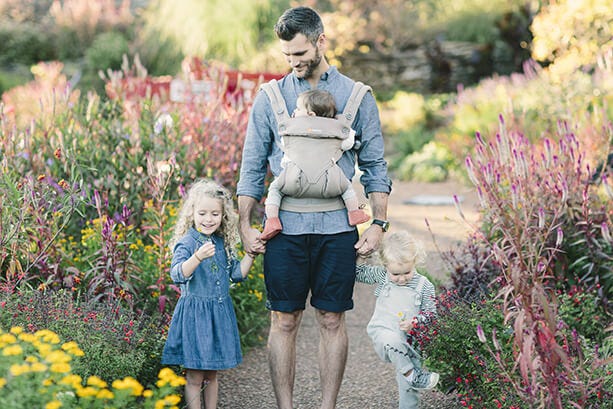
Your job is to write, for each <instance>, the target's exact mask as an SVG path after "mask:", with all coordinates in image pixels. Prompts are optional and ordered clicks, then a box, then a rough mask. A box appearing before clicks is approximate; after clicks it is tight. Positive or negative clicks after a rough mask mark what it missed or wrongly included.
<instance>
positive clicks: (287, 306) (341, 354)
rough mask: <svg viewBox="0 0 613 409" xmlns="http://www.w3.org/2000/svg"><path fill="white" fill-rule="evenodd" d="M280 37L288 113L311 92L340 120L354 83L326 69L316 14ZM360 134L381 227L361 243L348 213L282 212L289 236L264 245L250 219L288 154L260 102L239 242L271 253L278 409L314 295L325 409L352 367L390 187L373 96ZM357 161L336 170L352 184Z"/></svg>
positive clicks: (249, 145) (287, 405) (297, 20)
mask: <svg viewBox="0 0 613 409" xmlns="http://www.w3.org/2000/svg"><path fill="white" fill-rule="evenodd" d="M275 32H276V34H277V37H278V38H279V40H280V44H281V52H282V53H283V55H284V56H285V58H286V60H287V62H288V63H289V65H290V67H291V68H292V72H291V73H290V74H288V75H287V76H285V77H284V78H283V79H282V80H280V81H279V86H280V88H281V94H282V95H283V98H284V99H285V103H286V105H287V110H288V112H293V111H294V109H295V108H296V100H297V97H298V94H300V93H301V92H303V91H306V90H309V89H312V88H320V89H325V90H327V91H329V92H330V93H332V95H334V98H335V100H336V104H337V108H338V110H339V112H342V111H343V110H344V107H345V104H346V102H347V99H348V98H349V95H350V93H351V90H352V88H353V84H354V81H353V80H351V79H350V78H348V77H346V76H344V75H342V74H341V73H339V72H338V70H337V69H336V67H334V66H330V65H329V64H328V62H327V61H326V58H325V56H324V53H325V51H326V47H327V40H326V36H325V34H324V32H323V23H322V21H321V18H320V16H319V15H318V14H317V12H315V11H314V10H313V9H311V8H308V7H296V8H292V9H289V10H287V11H285V13H283V15H282V16H281V17H280V18H279V20H278V21H277V24H276V25H275ZM353 129H354V130H355V131H356V139H359V140H360V142H361V145H360V147H359V149H358V151H357V161H358V166H359V168H360V170H361V171H362V176H361V177H360V182H361V183H362V185H363V186H364V191H365V193H366V195H367V197H368V198H369V201H370V205H371V210H372V213H373V224H372V225H371V226H369V227H368V229H366V231H364V233H363V234H362V236H361V237H360V238H359V239H358V234H357V231H356V229H355V227H353V226H350V225H349V224H348V220H347V210H346V209H344V208H342V209H339V208H337V209H334V210H326V211H308V212H304V211H301V212H297V211H287V210H283V206H282V207H281V212H280V214H279V216H280V219H281V221H282V223H283V232H282V233H281V234H279V235H277V236H275V237H274V238H272V239H270V240H269V241H268V242H265V241H263V240H261V239H260V232H259V231H258V230H257V229H255V228H253V227H251V213H252V210H253V209H254V207H255V205H256V203H258V202H259V201H260V199H261V198H262V196H263V194H264V188H265V187H264V180H265V177H266V171H267V165H269V166H270V169H271V171H272V173H273V174H274V175H278V174H279V172H280V171H281V158H282V155H283V153H282V151H281V150H280V148H279V134H278V130H277V122H276V119H275V113H274V112H273V111H272V108H271V102H270V100H269V98H268V96H267V95H266V93H264V92H260V93H258V95H257V96H256V99H255V101H254V105H253V109H252V111H251V114H250V118H249V124H248V127H247V135H246V138H245V145H244V147H243V159H242V165H241V171H240V180H239V183H238V186H237V195H238V208H239V216H240V234H241V238H242V240H243V244H244V247H245V250H246V251H247V252H248V253H252V254H256V253H264V252H265V256H264V273H265V281H266V290H267V297H268V299H267V307H268V308H269V309H270V310H271V327H270V334H269V338H268V348H269V364H270V371H271V378H272V383H273V388H274V391H275V396H276V399H277V405H278V407H279V408H280V409H291V408H292V407H293V406H292V403H293V402H292V399H293V388H294V375H295V367H296V335H297V333H298V328H299V325H300V321H301V318H302V313H303V311H304V308H305V304H306V299H307V297H308V294H309V291H310V292H311V305H312V306H313V307H314V308H315V310H316V317H317V322H318V325H319V330H320V331H319V332H320V339H319V371H320V381H321V388H322V395H323V396H322V404H321V408H322V409H332V408H334V407H335V405H336V399H337V396H338V392H339V389H340V386H341V382H342V379H343V373H344V371H345V364H346V361H347V348H348V339H347V331H346V327H345V315H344V312H345V311H347V310H350V309H351V308H353V299H352V296H353V285H354V280H355V256H356V251H357V253H359V254H360V255H369V254H370V253H371V252H372V251H373V250H375V249H376V248H377V247H378V246H379V243H380V241H381V239H382V237H383V233H384V231H385V230H387V226H388V223H387V221H386V217H387V199H388V195H389V193H390V191H391V181H390V180H389V178H388V177H387V163H386V162H385V160H384V158H383V137H382V135H381V126H380V122H379V113H378V110H377V106H376V103H375V99H374V97H373V96H372V95H371V94H370V93H368V94H366V96H365V97H364V99H363V100H362V103H361V105H360V108H359V110H358V114H357V115H356V120H355V121H354V123H353ZM355 161H356V151H354V150H350V151H347V152H345V153H344V154H343V156H342V157H341V159H340V160H339V162H338V164H339V166H340V167H341V168H342V169H343V171H344V172H345V174H346V175H347V177H348V178H349V179H351V178H352V177H353V176H354V173H355Z"/></svg>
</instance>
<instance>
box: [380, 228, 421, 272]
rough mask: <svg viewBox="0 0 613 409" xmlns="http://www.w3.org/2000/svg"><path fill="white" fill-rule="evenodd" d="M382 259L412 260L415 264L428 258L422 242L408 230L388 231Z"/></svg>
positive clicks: (382, 246) (385, 260) (385, 262)
mask: <svg viewBox="0 0 613 409" xmlns="http://www.w3.org/2000/svg"><path fill="white" fill-rule="evenodd" d="M380 254H381V260H382V261H383V264H386V265H387V264H388V263H389V262H401V263H405V262H412V263H413V264H414V265H415V266H418V265H421V264H423V263H424V262H425V260H426V252H425V251H424V248H423V245H422V243H421V242H420V241H419V240H417V239H416V238H415V237H413V235H411V233H409V232H408V231H406V230H400V231H395V232H392V233H387V234H386V235H385V237H384V238H383V242H382V244H381V250H380Z"/></svg>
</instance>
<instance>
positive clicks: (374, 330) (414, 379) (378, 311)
mask: <svg viewBox="0 0 613 409" xmlns="http://www.w3.org/2000/svg"><path fill="white" fill-rule="evenodd" d="M380 255H381V259H382V261H383V266H373V265H367V264H364V260H363V259H362V258H361V257H358V265H357V276H356V280H357V281H358V282H361V283H366V284H377V287H376V288H375V296H376V297H377V302H376V305H375V311H374V312H373V315H372V317H371V319H370V321H369V323H368V326H367V332H368V335H369V336H370V338H371V340H372V342H373V346H374V348H375V351H376V352H377V355H379V357H380V358H381V359H382V360H383V361H386V362H391V363H392V364H394V366H395V368H396V380H397V382H398V391H399V408H400V409H417V407H418V402H419V396H418V394H417V391H419V390H423V389H431V388H433V387H434V386H436V384H437V382H438V379H439V375H438V374H437V373H434V372H428V371H425V370H424V369H422V365H421V358H420V356H419V353H418V352H417V351H416V350H415V349H414V348H413V346H412V345H411V343H410V342H409V339H408V335H407V333H408V332H409V331H410V330H411V329H412V328H413V327H414V325H415V324H416V323H418V322H419V323H421V324H424V323H428V322H429V321H430V320H431V319H432V317H433V316H434V314H436V306H435V301H434V285H433V284H432V283H431V282H430V280H428V279H427V278H426V277H425V276H423V275H421V274H419V273H418V272H417V271H416V270H415V267H416V265H418V264H419V263H421V262H423V260H424V252H423V250H422V248H421V245H420V243H418V242H417V241H416V240H415V239H414V238H413V237H412V236H411V235H410V234H409V233H408V232H407V231H398V232H394V233H389V234H388V235H387V236H385V237H384V239H383V242H382V245H381V250H380Z"/></svg>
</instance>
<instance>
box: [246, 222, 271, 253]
mask: <svg viewBox="0 0 613 409" xmlns="http://www.w3.org/2000/svg"><path fill="white" fill-rule="evenodd" d="M260 234H261V233H260V231H259V230H258V229H256V228H254V227H250V228H248V229H241V230H240V236H241V240H242V242H243V248H244V249H245V253H247V254H250V255H251V256H254V257H255V256H256V255H258V254H264V253H265V252H266V243H265V242H264V241H262V240H261V239H260Z"/></svg>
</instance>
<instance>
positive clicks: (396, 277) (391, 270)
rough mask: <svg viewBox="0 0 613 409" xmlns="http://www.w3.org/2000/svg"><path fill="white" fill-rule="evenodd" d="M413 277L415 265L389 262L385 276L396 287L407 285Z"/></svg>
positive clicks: (405, 262) (403, 262)
mask: <svg viewBox="0 0 613 409" xmlns="http://www.w3.org/2000/svg"><path fill="white" fill-rule="evenodd" d="M414 275H415V264H414V263H413V262H411V261H390V262H389V263H387V276H388V277H389V279H390V281H391V282H392V283H394V284H396V285H407V284H409V282H410V281H411V280H412V279H413V276H414Z"/></svg>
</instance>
